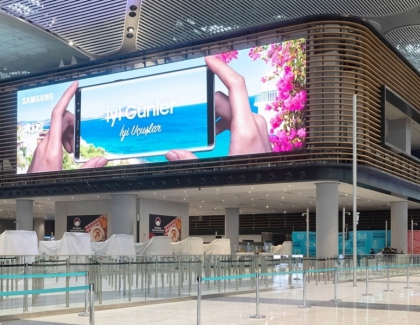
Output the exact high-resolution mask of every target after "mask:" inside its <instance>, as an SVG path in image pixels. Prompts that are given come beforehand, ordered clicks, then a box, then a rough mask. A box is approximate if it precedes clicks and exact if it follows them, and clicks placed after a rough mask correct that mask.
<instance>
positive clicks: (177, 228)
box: [149, 214, 181, 242]
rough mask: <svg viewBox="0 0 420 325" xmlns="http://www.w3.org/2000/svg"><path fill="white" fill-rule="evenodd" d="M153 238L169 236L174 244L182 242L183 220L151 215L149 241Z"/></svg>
mask: <svg viewBox="0 0 420 325" xmlns="http://www.w3.org/2000/svg"><path fill="white" fill-rule="evenodd" d="M153 236H168V237H170V238H171V240H172V242H176V241H180V240H181V218H180V217H174V216H163V215H157V214H149V239H150V238H152V237H153Z"/></svg>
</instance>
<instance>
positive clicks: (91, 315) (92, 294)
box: [89, 283, 95, 325]
mask: <svg viewBox="0 0 420 325" xmlns="http://www.w3.org/2000/svg"><path fill="white" fill-rule="evenodd" d="M89 295H90V304H89V307H90V308H89V309H90V310H89V325H95V286H94V284H93V283H90V284H89Z"/></svg>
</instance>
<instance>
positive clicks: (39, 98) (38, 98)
mask: <svg viewBox="0 0 420 325" xmlns="http://www.w3.org/2000/svg"><path fill="white" fill-rule="evenodd" d="M53 99H54V94H53V93H48V94H42V95H35V96H28V97H23V98H22V104H23V105H27V104H34V103H40V102H47V101H50V100H53Z"/></svg>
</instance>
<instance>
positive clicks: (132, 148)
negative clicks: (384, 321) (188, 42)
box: [17, 39, 306, 174]
mask: <svg viewBox="0 0 420 325" xmlns="http://www.w3.org/2000/svg"><path fill="white" fill-rule="evenodd" d="M305 83H306V43H305V39H296V40H291V41H285V42H282V43H275V44H268V45H262V46H257V47H252V48H250V49H244V50H239V51H232V52H226V53H221V54H218V55H215V56H210V57H205V58H199V59H191V60H185V61H180V62H174V63H167V64H162V65H156V66H152V67H147V68H142V69H137V70H130V71H124V72H119V73H113V74H108V75H101V76H97V77H90V78H83V79H80V80H76V81H72V82H65V83H60V84H52V85H47V86H43V87H37V88H31V89H21V90H19V91H18V96H17V97H18V105H17V107H18V120H17V122H18V126H17V133H18V134H17V161H18V167H17V172H18V174H24V173H37V172H48V171H57V170H71V169H79V168H99V167H105V166H118V165H131V164H143V163H153V162H162V161H176V160H185V159H196V158H210V157H223V156H233V155H248V154H257V153H270V152H287V151H292V150H296V149H302V148H304V145H305V137H306V129H305V104H306V90H305Z"/></svg>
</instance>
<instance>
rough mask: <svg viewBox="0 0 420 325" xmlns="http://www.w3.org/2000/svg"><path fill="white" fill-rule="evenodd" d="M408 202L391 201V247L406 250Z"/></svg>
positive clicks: (405, 251)
mask: <svg viewBox="0 0 420 325" xmlns="http://www.w3.org/2000/svg"><path fill="white" fill-rule="evenodd" d="M407 222H408V202H407V201H400V202H392V203H391V247H393V248H396V249H398V253H399V252H401V251H403V252H404V253H406V254H407V253H408V252H407V229H408V224H407Z"/></svg>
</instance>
